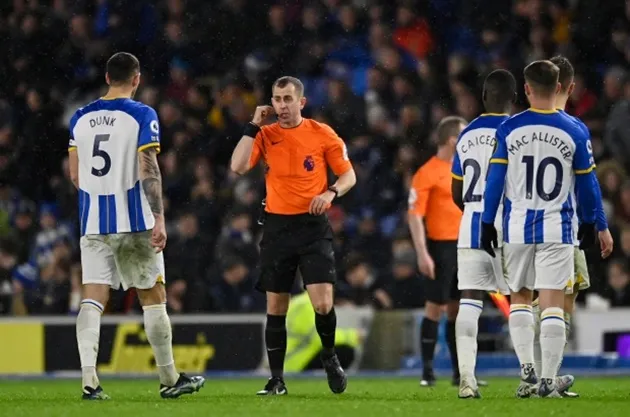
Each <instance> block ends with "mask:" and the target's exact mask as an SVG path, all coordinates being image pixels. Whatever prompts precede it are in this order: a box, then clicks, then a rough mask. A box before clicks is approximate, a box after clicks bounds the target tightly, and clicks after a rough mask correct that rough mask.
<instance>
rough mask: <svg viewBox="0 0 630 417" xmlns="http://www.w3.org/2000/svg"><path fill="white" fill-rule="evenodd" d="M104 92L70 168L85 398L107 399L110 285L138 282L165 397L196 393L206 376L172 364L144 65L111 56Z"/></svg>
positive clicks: (87, 110)
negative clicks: (104, 342)
mask: <svg viewBox="0 0 630 417" xmlns="http://www.w3.org/2000/svg"><path fill="white" fill-rule="evenodd" d="M105 78H106V81H107V84H109V91H108V92H107V94H106V95H105V96H104V97H102V98H100V99H99V100H96V101H94V102H92V103H90V104H88V105H87V106H85V107H82V108H80V109H79V110H77V111H76V113H75V114H74V116H72V119H71V121H70V145H69V152H70V158H69V162H70V174H71V178H72V182H73V183H74V185H75V186H76V187H77V188H78V189H79V216H80V228H81V241H80V246H81V264H82V267H83V297H84V298H83V301H82V302H81V307H80V310H79V315H78V317H77V343H78V346H79V356H80V358H81V372H82V383H83V399H87V400H102V399H108V398H109V397H108V396H107V394H105V393H104V392H103V389H102V388H101V386H100V383H99V379H98V376H97V375H96V357H97V354H98V347H99V333H100V325H101V314H102V313H103V310H104V308H105V305H107V301H108V300H109V290H110V288H114V289H118V288H119V287H120V285H122V287H123V289H125V290H126V289H128V288H135V289H136V291H137V293H138V298H139V300H140V304H141V305H142V309H143V310H144V329H145V332H146V335H147V339H148V341H149V343H150V345H151V348H152V349H153V353H154V355H155V363H156V365H157V369H158V374H159V377H160V395H161V396H162V397H163V398H176V397H179V396H180V395H182V394H190V393H193V392H196V391H198V390H199V389H200V388H201V387H202V386H203V383H204V379H203V378H202V377H197V376H194V377H189V376H187V375H185V374H180V373H178V372H177V370H176V368H175V362H174V359H173V348H172V334H171V323H170V320H169V318H168V315H167V313H166V292H165V289H164V282H165V280H164V258H163V255H162V250H163V249H164V247H165V246H166V228H165V225H164V209H163V207H164V206H163V203H162V178H161V175H160V168H159V165H158V162H157V154H158V152H159V150H160V127H159V123H158V118H157V114H156V113H155V110H153V109H152V108H151V107H149V106H146V105H144V104H141V103H139V102H137V101H134V100H132V98H133V96H134V94H135V92H136V90H137V88H138V84H139V83H140V63H139V62H138V59H137V58H136V57H135V56H133V55H131V54H128V53H124V52H120V53H117V54H115V55H113V56H112V57H111V58H110V59H109V60H108V61H107V74H106V76H105Z"/></svg>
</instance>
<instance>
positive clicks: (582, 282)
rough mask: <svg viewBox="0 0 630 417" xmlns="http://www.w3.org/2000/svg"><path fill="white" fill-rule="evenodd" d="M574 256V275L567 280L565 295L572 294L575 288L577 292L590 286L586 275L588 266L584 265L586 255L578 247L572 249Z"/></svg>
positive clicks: (589, 278) (589, 279) (588, 277)
mask: <svg viewBox="0 0 630 417" xmlns="http://www.w3.org/2000/svg"><path fill="white" fill-rule="evenodd" d="M574 254H575V256H574V257H575V275H574V276H573V277H572V278H570V279H569V282H568V283H567V287H566V288H565V290H564V293H565V294H573V293H574V292H575V286H576V285H577V290H578V291H583V290H585V289H587V288H589V287H590V286H591V277H590V276H589V275H588V265H587V264H586V255H585V254H584V251H583V250H580V248H579V247H578V246H576V247H575V249H574Z"/></svg>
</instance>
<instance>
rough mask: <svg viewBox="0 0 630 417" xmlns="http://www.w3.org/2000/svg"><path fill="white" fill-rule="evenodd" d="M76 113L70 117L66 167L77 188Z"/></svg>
mask: <svg viewBox="0 0 630 417" xmlns="http://www.w3.org/2000/svg"><path fill="white" fill-rule="evenodd" d="M78 118H79V117H78V113H75V114H74V115H73V116H72V118H71V119H70V141H69V143H68V169H69V171H70V181H72V184H74V186H75V188H76V189H77V190H78V189H79V153H78V152H77V142H76V140H75V139H74V127H75V125H76V124H77V120H78Z"/></svg>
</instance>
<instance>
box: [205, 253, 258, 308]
mask: <svg viewBox="0 0 630 417" xmlns="http://www.w3.org/2000/svg"><path fill="white" fill-rule="evenodd" d="M212 282H213V283H212V284H211V285H210V299H211V302H210V305H211V309H212V311H217V312H223V313H238V312H254V311H264V310H265V299H264V296H263V295H262V293H258V292H252V291H251V288H252V287H253V285H254V280H253V277H252V275H251V274H250V270H249V267H248V266H247V265H246V264H245V262H243V260H242V259H239V258H231V257H228V258H224V260H223V262H222V265H221V267H220V274H219V276H218V277H215V278H213V279H212Z"/></svg>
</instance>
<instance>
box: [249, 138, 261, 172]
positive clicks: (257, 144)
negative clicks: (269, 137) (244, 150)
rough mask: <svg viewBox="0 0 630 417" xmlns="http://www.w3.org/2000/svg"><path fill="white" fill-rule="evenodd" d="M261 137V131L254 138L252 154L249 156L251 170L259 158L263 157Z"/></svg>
mask: <svg viewBox="0 0 630 417" xmlns="http://www.w3.org/2000/svg"><path fill="white" fill-rule="evenodd" d="M263 148H264V147H263V136H262V130H261V131H260V132H258V133H257V134H256V137H255V138H254V145H253V146H252V153H251V155H250V156H249V167H250V168H253V167H255V166H256V164H257V163H258V161H260V158H261V157H262V156H263Z"/></svg>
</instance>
